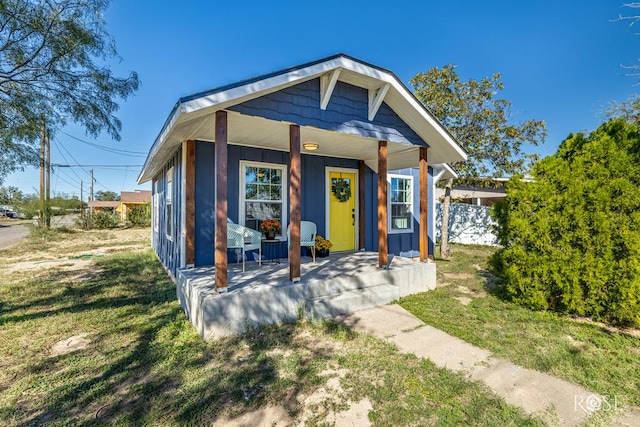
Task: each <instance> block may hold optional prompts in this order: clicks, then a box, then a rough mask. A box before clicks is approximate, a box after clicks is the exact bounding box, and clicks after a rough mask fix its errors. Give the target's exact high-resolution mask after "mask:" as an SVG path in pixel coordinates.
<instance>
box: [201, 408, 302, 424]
mask: <svg viewBox="0 0 640 427" xmlns="http://www.w3.org/2000/svg"><path fill="white" fill-rule="evenodd" d="M292 424H293V420H292V419H291V417H290V416H289V414H288V413H287V410H286V409H284V408H283V407H282V406H280V405H278V406H267V407H266V408H261V409H258V410H255V411H252V412H246V413H244V414H242V415H240V416H239V417H237V418H233V419H231V418H228V417H226V416H225V417H222V418H220V419H218V420H215V421H214V422H213V425H216V426H217V425H220V426H230V427H247V426H277V427H280V426H289V425H292Z"/></svg>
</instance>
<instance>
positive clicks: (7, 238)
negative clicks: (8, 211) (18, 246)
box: [0, 224, 29, 248]
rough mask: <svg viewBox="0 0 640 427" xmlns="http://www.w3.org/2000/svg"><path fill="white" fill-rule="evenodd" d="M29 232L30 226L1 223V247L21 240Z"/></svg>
mask: <svg viewBox="0 0 640 427" xmlns="http://www.w3.org/2000/svg"><path fill="white" fill-rule="evenodd" d="M28 234H29V228H28V227H26V226H24V225H20V224H15V225H9V224H0V248H5V247H7V246H11V245H13V244H15V243H18V242H20V241H21V240H22V239H24V238H25V237H27V235H28Z"/></svg>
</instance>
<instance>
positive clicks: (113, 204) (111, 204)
mask: <svg viewBox="0 0 640 427" xmlns="http://www.w3.org/2000/svg"><path fill="white" fill-rule="evenodd" d="M88 206H89V207H90V208H117V207H118V206H120V202H105V201H102V200H94V201H93V202H89V204H88Z"/></svg>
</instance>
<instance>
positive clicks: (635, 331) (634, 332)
mask: <svg viewBox="0 0 640 427" xmlns="http://www.w3.org/2000/svg"><path fill="white" fill-rule="evenodd" d="M571 320H573V321H574V322H576V323H589V324H591V325H596V326H599V327H601V328H602V329H605V330H607V331H609V332H617V333H619V334H627V335H631V336H632V337H636V338H640V328H617V327H615V326H611V325H607V324H606V323H602V322H596V321H594V320H591V319H588V318H586V317H575V318H573V319H571Z"/></svg>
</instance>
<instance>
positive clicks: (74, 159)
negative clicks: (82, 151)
mask: <svg viewBox="0 0 640 427" xmlns="http://www.w3.org/2000/svg"><path fill="white" fill-rule="evenodd" d="M58 142H59V143H60V146H61V147H62V148H64V151H66V152H67V154H68V155H69V156H70V157H71V159H72V160H73V161H74V162H76V165H77V166H78V167H80V169H82V170H83V171H84V173H86V174H87V175H89V176H90V177H92V178H93V175H92V174H90V173H89V172H87V170H86V169H85V168H84V166H83V165H81V164H80V163H79V162H78V161H77V160H76V158H75V157H73V154H71V152H70V151H69V150H67V147H65V146H64V144H63V143H62V141H60V140H59V141H58ZM58 167H71V165H67V166H62V165H58ZM94 181H95V182H96V183H97V184H98V185H100V186H101V187H102V188H104V189H105V190H107V191H113V190H111V189H110V188H107V187H106V186H105V185H104V184H102V183H101V182H100V181H98V180H97V179H95V180H94Z"/></svg>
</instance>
